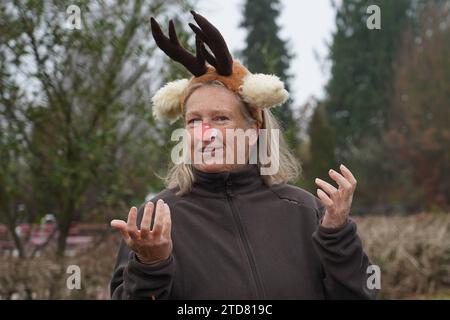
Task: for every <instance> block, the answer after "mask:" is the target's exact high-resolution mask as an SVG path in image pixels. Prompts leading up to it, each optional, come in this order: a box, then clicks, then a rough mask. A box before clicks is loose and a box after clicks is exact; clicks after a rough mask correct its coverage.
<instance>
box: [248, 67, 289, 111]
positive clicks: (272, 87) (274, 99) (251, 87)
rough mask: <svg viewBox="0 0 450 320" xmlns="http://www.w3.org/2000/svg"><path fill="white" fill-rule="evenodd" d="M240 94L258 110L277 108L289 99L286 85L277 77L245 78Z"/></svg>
mask: <svg viewBox="0 0 450 320" xmlns="http://www.w3.org/2000/svg"><path fill="white" fill-rule="evenodd" d="M240 94H241V96H242V98H243V99H244V100H245V102H247V103H250V104H251V105H253V106H255V107H258V108H263V109H264V108H273V107H277V106H279V105H281V104H283V103H284V102H286V100H287V99H288V98H289V92H287V90H286V89H284V83H283V82H282V81H281V80H280V78H278V77H277V76H275V75H268V74H261V73H255V74H249V75H248V76H246V77H245V78H244V81H243V83H242V86H241V87H240Z"/></svg>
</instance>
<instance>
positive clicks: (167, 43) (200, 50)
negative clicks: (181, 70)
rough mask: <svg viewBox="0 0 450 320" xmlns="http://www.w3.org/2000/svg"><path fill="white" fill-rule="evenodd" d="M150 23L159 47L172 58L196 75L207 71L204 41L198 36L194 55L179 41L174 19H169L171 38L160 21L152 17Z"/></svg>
mask: <svg viewBox="0 0 450 320" xmlns="http://www.w3.org/2000/svg"><path fill="white" fill-rule="evenodd" d="M150 24H151V27H152V34H153V38H154V39H155V41H156V44H157V45H158V47H159V48H160V49H161V50H162V51H164V52H165V53H166V54H167V55H168V56H169V57H170V58H172V59H173V60H175V61H177V62H179V63H181V64H182V65H183V66H185V67H186V69H188V70H189V72H191V73H192V74H193V75H194V76H196V77H199V76H201V75H203V74H205V73H206V71H207V68H206V64H205V56H204V52H205V51H206V50H205V48H204V46H203V43H202V41H201V40H200V39H199V38H198V37H197V36H196V38H195V40H196V41H195V44H196V50H197V51H196V56H194V55H192V54H191V53H190V52H188V51H187V50H186V49H184V48H183V46H182V45H181V44H180V42H179V41H178V37H177V34H176V32H175V26H174V23H173V21H172V20H170V21H169V38H167V37H166V36H165V35H164V33H163V32H162V30H161V27H160V26H159V24H158V22H156V20H155V19H154V18H153V17H151V18H150Z"/></svg>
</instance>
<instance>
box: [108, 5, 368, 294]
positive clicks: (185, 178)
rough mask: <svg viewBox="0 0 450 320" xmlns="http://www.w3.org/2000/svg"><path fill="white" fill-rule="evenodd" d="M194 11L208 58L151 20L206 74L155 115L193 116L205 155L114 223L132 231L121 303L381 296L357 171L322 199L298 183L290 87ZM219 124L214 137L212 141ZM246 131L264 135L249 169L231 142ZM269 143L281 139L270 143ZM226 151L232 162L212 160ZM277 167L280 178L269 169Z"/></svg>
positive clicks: (159, 100) (168, 94)
mask: <svg viewBox="0 0 450 320" xmlns="http://www.w3.org/2000/svg"><path fill="white" fill-rule="evenodd" d="M192 14H193V16H194V19H195V21H196V22H197V23H198V25H199V26H200V28H198V27H197V26H195V25H191V28H192V29H193V30H194V32H195V33H196V43H197V56H196V57H194V56H192V55H191V54H189V53H187V52H186V51H185V50H184V49H182V48H181V46H180V45H179V43H178V41H177V40H176V36H175V30H174V28H173V24H172V22H171V23H170V30H169V34H170V39H168V38H166V37H165V36H164V35H163V33H162V31H161V29H160V28H159V26H158V24H157V23H156V21H155V20H154V19H152V21H151V22H152V32H153V36H154V38H155V40H156V42H157V44H158V46H159V47H160V48H161V49H162V50H163V51H164V52H166V53H167V54H168V55H169V56H170V57H171V58H172V59H174V60H175V61H178V62H180V63H182V64H183V65H185V66H186V67H187V68H188V70H190V71H191V72H192V73H193V75H194V77H193V78H192V79H190V80H178V81H176V82H173V83H170V84H168V85H166V86H165V87H163V88H162V89H160V91H159V92H157V94H156V95H155V97H154V98H153V104H154V105H153V108H154V109H153V111H154V114H155V116H156V118H158V119H159V118H168V119H175V118H177V117H178V116H181V117H182V118H183V120H184V124H185V129H186V131H187V133H188V136H189V137H190V138H191V140H190V142H191V143H190V146H191V149H190V152H188V155H189V156H188V157H187V158H189V159H190V160H192V157H193V155H194V154H195V153H196V152H199V153H200V155H201V156H202V157H200V158H201V159H202V160H201V161H200V162H193V163H192V162H191V163H189V162H183V163H178V164H176V165H175V166H174V167H173V168H172V169H171V171H170V172H169V175H168V177H167V182H168V187H167V188H166V189H165V190H163V191H162V192H161V193H159V194H158V195H157V196H156V197H155V198H154V199H152V200H151V201H148V202H147V203H145V204H144V205H142V206H141V207H140V208H139V210H137V208H136V207H133V208H131V210H130V212H129V214H128V221H127V222H125V221H121V220H113V221H112V222H111V225H112V227H114V228H116V229H118V230H119V231H120V232H121V234H122V236H123V241H122V242H121V245H120V248H119V253H118V259H117V264H116V266H115V270H114V274H113V278H112V281H111V296H112V298H113V299H328V298H331V299H333V298H355V299H364V298H372V297H374V295H375V292H374V291H372V290H369V289H368V288H367V285H366V282H367V273H366V272H367V268H368V267H369V265H370V263H369V260H368V258H367V256H366V255H365V254H364V252H363V249H362V245H361V241H360V239H359V237H358V235H357V233H356V225H355V223H354V222H353V221H352V220H350V219H349V218H348V215H349V211H350V206H351V202H352V196H353V193H354V191H355V187H356V180H355V178H354V177H353V175H352V173H351V172H350V170H348V169H347V168H346V167H345V166H341V167H340V172H337V171H334V170H330V171H329V176H330V177H331V178H332V179H333V180H334V181H335V182H336V183H337V185H338V187H335V186H333V185H331V184H329V183H327V182H325V181H323V180H321V179H316V183H317V185H318V187H319V188H320V189H318V192H317V195H318V197H319V198H316V197H315V196H313V195H312V194H310V193H308V192H306V191H305V190H303V189H300V188H297V187H295V186H292V185H289V184H287V183H286V182H287V181H289V180H290V179H294V178H295V177H296V176H297V173H298V168H297V165H296V162H295V159H294V158H293V157H292V155H291V154H290V153H289V151H288V150H287V148H286V147H285V144H284V142H283V139H282V137H280V139H279V140H278V141H277V139H274V136H273V132H274V131H275V130H276V129H277V125H276V121H275V119H274V118H273V116H272V115H271V112H270V110H269V108H271V107H276V106H277V105H279V104H281V103H283V102H284V101H285V100H286V98H287V92H286V91H285V90H284V87H283V85H282V83H281V82H280V81H279V79H278V78H276V77H274V76H266V75H254V74H251V73H250V72H249V71H248V70H247V69H246V68H245V67H244V66H242V65H241V64H240V63H239V62H237V61H235V60H232V59H231V55H230V54H229V52H228V49H227V47H226V44H225V42H224V40H223V38H222V37H221V35H220V33H219V32H218V30H217V29H215V28H214V26H212V25H211V24H210V23H209V22H208V21H207V20H206V19H205V18H203V17H202V16H200V15H199V14H197V13H195V12H192ZM205 43H206V44H207V45H208V46H209V47H210V49H211V51H212V52H213V53H214V56H213V55H212V54H211V53H209V52H208V51H207V50H205V47H204V44H205ZM205 59H206V60H207V61H208V63H209V65H206V63H205ZM200 127H201V128H202V130H201V134H200V135H198V134H196V133H195V132H194V131H195V130H196V129H198V128H200ZM211 129H214V131H215V132H214V134H205V131H208V130H209V131H211ZM236 129H242V130H253V132H256V135H250V137H249V138H248V139H245V140H244V141H245V142H244V144H245V148H244V150H246V151H245V152H244V158H245V161H244V162H243V163H241V162H239V161H237V158H238V153H239V151H238V148H239V145H237V144H235V143H234V144H233V143H231V144H230V140H227V139H225V138H224V137H226V136H227V135H228V134H229V132H230V131H234V130H236ZM263 129H264V135H261V132H262V131H263ZM210 133H211V132H210ZM219 137H221V138H220V139H219ZM262 137H264V138H265V139H266V140H267V141H270V142H271V143H270V144H264V143H261V141H260V140H261V139H262ZM218 140H220V141H219V142H220V143H219V144H217V143H216V142H217V141H218ZM232 140H233V141H234V139H232ZM272 142H273V143H272ZM211 145H214V146H215V147H211ZM261 145H262V146H263V147H264V148H266V149H270V150H264V151H270V152H268V153H267V154H271V155H272V157H271V158H270V159H271V162H272V163H267V161H265V160H267V159H262V158H258V159H257V161H256V163H255V164H252V162H251V161H250V156H251V150H254V148H256V147H257V146H261ZM263 154H264V152H263ZM273 155H275V156H274V157H273ZM217 156H218V158H219V159H222V160H225V159H232V161H216V162H211V161H205V159H207V158H208V157H216V159H217ZM273 163H277V164H278V165H277V170H276V172H274V173H271V174H262V170H261V169H264V167H267V166H269V165H273Z"/></svg>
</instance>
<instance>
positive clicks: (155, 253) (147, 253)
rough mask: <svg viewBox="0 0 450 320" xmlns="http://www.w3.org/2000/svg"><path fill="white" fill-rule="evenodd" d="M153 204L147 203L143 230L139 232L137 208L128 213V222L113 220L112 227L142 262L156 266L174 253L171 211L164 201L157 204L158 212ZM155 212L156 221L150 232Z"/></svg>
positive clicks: (142, 224) (142, 225)
mask: <svg viewBox="0 0 450 320" xmlns="http://www.w3.org/2000/svg"><path fill="white" fill-rule="evenodd" d="M153 209H154V205H153V202H151V201H149V202H147V203H146V205H145V208H144V215H143V217H142V222H141V228H140V230H138V228H137V224H136V220H137V208H136V207H132V208H131V209H130V212H129V213H128V221H127V222H125V221H123V220H112V221H111V227H113V228H115V229H118V230H119V231H120V233H121V234H122V237H123V239H124V241H125V242H126V244H127V245H128V247H130V249H131V250H133V251H134V252H135V253H136V255H137V258H138V260H139V261H140V262H142V263H145V264H156V263H158V262H162V261H164V260H166V259H168V258H169V256H170V254H171V253H172V238H171V224H172V221H171V218H170V209H169V206H168V205H167V203H164V201H163V200H162V199H159V200H158V201H157V202H156V210H153ZM153 211H155V214H156V216H155V219H154V220H155V221H154V224H153V229H152V230H150V226H151V221H152V216H153Z"/></svg>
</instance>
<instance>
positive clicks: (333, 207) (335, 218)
mask: <svg viewBox="0 0 450 320" xmlns="http://www.w3.org/2000/svg"><path fill="white" fill-rule="evenodd" d="M340 169H341V173H342V174H340V173H339V172H336V171H334V170H332V169H330V170H329V171H328V174H329V175H330V177H331V178H332V179H333V180H334V181H336V183H337V184H338V185H339V188H338V189H337V188H336V187H334V186H333V185H331V184H329V183H328V182H326V181H323V180H321V179H319V178H316V180H315V182H316V184H317V185H318V186H319V187H320V188H322V189H323V190H322V189H317V195H318V197H319V199H320V200H321V201H322V203H323V204H324V205H325V208H326V210H325V215H324V216H323V219H322V226H323V227H325V228H338V227H340V226H342V225H344V224H345V223H346V222H347V219H348V215H349V213H350V207H351V205H352V200H353V193H354V192H355V188H356V179H355V177H354V176H353V174H352V173H351V172H350V170H348V169H347V168H346V167H345V166H344V165H342V164H341V166H340Z"/></svg>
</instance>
